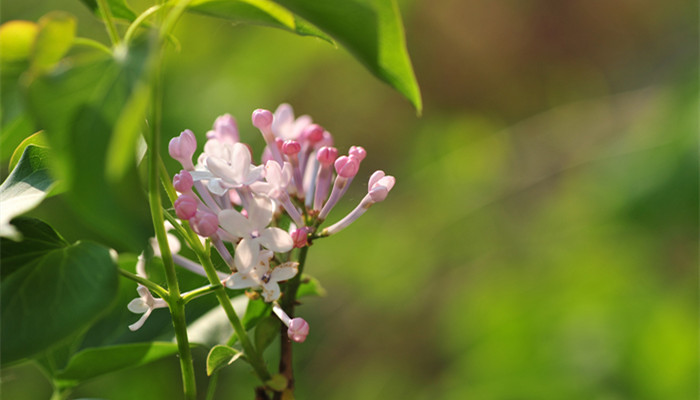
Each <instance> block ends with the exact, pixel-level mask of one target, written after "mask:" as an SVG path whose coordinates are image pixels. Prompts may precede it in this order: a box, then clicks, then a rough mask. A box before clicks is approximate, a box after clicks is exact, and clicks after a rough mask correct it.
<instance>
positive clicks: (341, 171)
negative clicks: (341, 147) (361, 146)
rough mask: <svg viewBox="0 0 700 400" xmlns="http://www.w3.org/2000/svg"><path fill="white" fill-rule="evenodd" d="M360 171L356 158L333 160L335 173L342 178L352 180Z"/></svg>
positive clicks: (345, 157) (343, 157)
mask: <svg viewBox="0 0 700 400" xmlns="http://www.w3.org/2000/svg"><path fill="white" fill-rule="evenodd" d="M358 169H360V162H359V161H357V159H356V158H353V157H347V156H342V157H339V158H338V159H337V160H335V172H336V173H337V174H338V176H342V177H343V178H352V177H353V176H355V175H356V174H357V170H358Z"/></svg>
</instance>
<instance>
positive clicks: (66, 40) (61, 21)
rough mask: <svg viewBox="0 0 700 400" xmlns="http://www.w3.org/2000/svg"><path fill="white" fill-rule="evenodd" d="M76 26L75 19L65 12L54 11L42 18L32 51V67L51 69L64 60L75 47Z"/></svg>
mask: <svg viewBox="0 0 700 400" xmlns="http://www.w3.org/2000/svg"><path fill="white" fill-rule="evenodd" d="M75 25H76V22H75V18H74V17H73V16H72V15H70V14H68V13H65V12H60V11H54V12H51V13H48V14H46V15H44V16H43V17H41V19H40V20H39V33H38V34H37V36H36V41H35V42H34V48H33V51H32V67H33V68H37V69H46V68H50V67H51V66H53V65H54V64H56V63H57V62H58V61H59V60H60V59H61V58H63V56H64V55H66V53H67V52H68V50H69V49H70V48H71V46H72V45H73V39H75Z"/></svg>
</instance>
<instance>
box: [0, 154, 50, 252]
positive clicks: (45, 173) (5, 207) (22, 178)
mask: <svg viewBox="0 0 700 400" xmlns="http://www.w3.org/2000/svg"><path fill="white" fill-rule="evenodd" d="M47 153H48V151H47V150H46V149H45V148H41V147H37V146H34V145H29V146H27V147H26V148H25V150H24V152H23V153H22V157H21V158H20V160H19V162H18V163H17V167H16V168H15V169H14V170H13V171H12V173H11V174H10V176H8V177H7V179H6V180H5V182H3V183H2V185H1V186H0V209H2V213H0V236H3V237H9V238H12V239H14V240H19V239H21V238H22V235H21V233H20V232H19V231H17V230H16V229H15V228H14V227H13V226H12V225H11V224H10V220H12V218H14V217H16V216H18V215H21V214H24V213H25V212H27V211H29V210H31V209H33V208H34V207H36V206H37V205H39V203H41V201H42V200H43V199H44V198H45V197H46V196H47V194H48V192H49V190H51V188H52V187H53V185H54V180H53V179H52V178H51V176H50V175H49V170H48V166H47V158H48V154H47Z"/></svg>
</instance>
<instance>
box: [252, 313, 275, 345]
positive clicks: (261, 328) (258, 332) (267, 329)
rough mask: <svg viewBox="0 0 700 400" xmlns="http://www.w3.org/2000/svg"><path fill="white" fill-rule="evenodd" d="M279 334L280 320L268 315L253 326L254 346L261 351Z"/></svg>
mask: <svg viewBox="0 0 700 400" xmlns="http://www.w3.org/2000/svg"><path fill="white" fill-rule="evenodd" d="M279 334H280V320H279V319H278V318H277V317H275V316H273V315H268V316H267V317H265V318H264V319H262V320H260V322H258V324H257V326H256V327H255V348H256V349H258V352H260V353H262V352H263V351H265V349H266V348H267V346H269V345H270V343H272V341H273V340H275V338H276V337H277V336H279Z"/></svg>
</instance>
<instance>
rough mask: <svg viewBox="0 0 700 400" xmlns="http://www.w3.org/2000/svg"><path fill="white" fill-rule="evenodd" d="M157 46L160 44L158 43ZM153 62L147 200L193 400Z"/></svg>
mask: <svg viewBox="0 0 700 400" xmlns="http://www.w3.org/2000/svg"><path fill="white" fill-rule="evenodd" d="M159 44H160V43H159ZM157 51H158V53H157V54H156V56H155V59H154V65H153V74H152V76H151V78H152V85H153V86H152V90H153V96H152V99H153V100H152V110H151V112H152V121H151V127H152V128H151V131H150V134H151V140H150V143H149V149H148V150H149V152H148V153H149V159H148V200H149V205H150V208H151V217H152V219H153V229H154V230H155V234H156V239H157V240H158V246H159V247H160V252H161V256H162V258H163V268H164V269H165V278H166V281H167V283H168V296H167V297H165V298H164V299H165V300H166V302H167V303H168V307H169V308H170V315H171V318H172V321H173V327H174V328H175V338H176V340H177V346H178V352H179V354H180V369H181V370H182V384H183V391H184V394H185V398H186V399H187V400H194V399H196V398H197V386H196V383H195V375H194V365H193V361H192V352H191V350H190V344H189V340H188V338H187V323H186V321H185V302H184V300H183V299H182V297H181V295H180V285H179V282H178V280H177V274H176V272H175V264H174V263H173V258H172V254H171V253H170V248H169V247H168V239H167V236H166V232H165V226H164V223H165V221H164V219H163V212H162V210H161V204H162V203H161V198H160V177H159V172H160V169H159V167H160V157H159V154H158V153H159V149H160V129H161V127H160V124H161V119H162V96H163V92H162V83H161V77H160V71H161V65H162V57H163V51H162V47H161V48H159V49H158V50H157Z"/></svg>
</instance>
